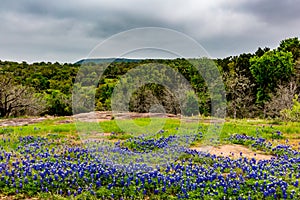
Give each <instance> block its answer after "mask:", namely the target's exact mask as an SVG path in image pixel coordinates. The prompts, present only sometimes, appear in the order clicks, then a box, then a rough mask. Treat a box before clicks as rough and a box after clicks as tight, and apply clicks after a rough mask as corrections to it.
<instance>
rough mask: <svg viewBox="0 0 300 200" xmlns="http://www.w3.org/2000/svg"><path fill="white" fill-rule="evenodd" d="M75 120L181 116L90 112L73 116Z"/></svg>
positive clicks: (95, 120)
mask: <svg viewBox="0 0 300 200" xmlns="http://www.w3.org/2000/svg"><path fill="white" fill-rule="evenodd" d="M73 117H74V119H76V120H78V121H83V122H101V121H107V120H112V119H136V118H149V117H157V118H180V116H179V115H173V114H163V113H134V112H126V113H112V112H111V111H105V112H98V111H95V112H89V113H80V114H76V115H74V116H73Z"/></svg>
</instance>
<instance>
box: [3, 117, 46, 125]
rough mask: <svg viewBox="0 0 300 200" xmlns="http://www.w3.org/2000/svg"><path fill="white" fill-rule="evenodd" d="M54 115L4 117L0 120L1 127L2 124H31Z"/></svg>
mask: <svg viewBox="0 0 300 200" xmlns="http://www.w3.org/2000/svg"><path fill="white" fill-rule="evenodd" d="M49 118H52V117H30V118H13V119H3V120H0V127H1V126H25V125H29V124H35V123H39V122H42V121H44V120H46V119H49Z"/></svg>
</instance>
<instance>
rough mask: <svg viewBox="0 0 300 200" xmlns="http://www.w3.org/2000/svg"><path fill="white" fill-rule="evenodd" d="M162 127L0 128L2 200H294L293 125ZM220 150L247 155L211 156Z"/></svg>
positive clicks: (54, 122) (297, 171)
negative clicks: (225, 149)
mask: <svg viewBox="0 0 300 200" xmlns="http://www.w3.org/2000/svg"><path fill="white" fill-rule="evenodd" d="M164 120H165V122H164V123H162V119H160V118H154V119H153V118H152V120H151V119H150V118H138V119H134V120H133V122H134V124H135V125H138V126H134V127H131V126H130V124H132V120H130V121H129V120H106V121H101V122H99V123H96V122H77V123H75V122H74V121H72V119H69V118H65V117H57V118H50V119H46V120H44V121H41V122H38V123H34V124H29V125H23V126H5V127H4V126H3V127H0V197H1V198H4V199H5V198H7V199H31V198H38V199H230V198H231V199H300V187H299V178H300V149H299V147H300V122H281V121H276V120H255V119H251V120H250V119H249V120H247V119H244V120H232V119H227V120H226V121H225V123H224V124H223V126H222V127H221V126H220V125H219V124H209V123H208V122H207V120H205V121H200V122H196V121H195V120H193V119H187V120H186V121H185V122H184V123H182V121H180V120H179V119H164ZM151 123H152V125H153V126H151V127H161V128H160V129H159V130H156V129H155V128H153V129H151V127H150V128H149V129H147V127H149V124H151ZM123 125H124V126H128V127H127V128H128V129H126V130H124V129H122V128H120V127H123ZM97 127H101V131H95V130H98V128H97ZM137 127H140V128H137ZM145 127H146V128H145ZM146 129H147V130H146ZM99 130H100V128H99ZM127 130H131V131H127ZM224 145H231V146H232V147H234V148H237V149H238V148H241V147H245V148H247V149H249V151H250V153H249V155H250V154H251V156H249V155H247V154H246V153H245V152H243V151H240V152H239V153H238V155H237V153H235V154H234V153H233V152H232V151H230V152H225V151H224V152H220V153H219V154H214V153H213V151H210V150H211V149H212V148H215V149H218V148H221V147H222V146H224ZM201 147H209V148H206V150H203V149H201ZM228 151H229V150H228ZM261 155H263V156H270V158H269V159H262V158H261V157H260V156H261Z"/></svg>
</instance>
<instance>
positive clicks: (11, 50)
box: [0, 0, 300, 62]
mask: <svg viewBox="0 0 300 200" xmlns="http://www.w3.org/2000/svg"><path fill="white" fill-rule="evenodd" d="M299 5H300V0H230V1H228V0H214V1H204V0H164V1H162V0H148V1H146V0H118V1H117V0H82V1H79V0H48V1H46V0H1V6H0V60H11V61H23V60H24V61H27V62H38V61H51V62H54V61H58V62H75V61H77V60H79V59H81V58H85V57H87V56H88V54H89V52H90V51H91V50H92V49H93V48H94V47H95V46H96V45H97V44H99V43H100V42H102V41H104V40H105V39H107V38H109V37H110V36H112V35H114V34H117V33H120V32H122V31H126V30H129V29H132V28H141V27H162V28H169V29H173V30H176V31H179V32H182V33H184V34H186V35H188V36H190V37H191V38H193V39H195V40H196V41H197V42H198V43H199V44H201V45H202V46H203V47H204V48H205V49H206V51H207V52H208V53H209V55H210V56H211V57H214V58H216V57H226V56H229V55H236V54H240V53H243V52H255V50H256V49H257V48H258V47H259V46H260V47H265V46H268V47H270V48H275V47H277V46H278V44H279V42H280V41H281V40H283V39H285V38H289V37H300V36H299V34H300V12H299V9H298V8H299ZM160 39H164V38H160ZM185 48H186V47H185Z"/></svg>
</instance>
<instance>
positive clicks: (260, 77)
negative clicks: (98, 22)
mask: <svg viewBox="0 0 300 200" xmlns="http://www.w3.org/2000/svg"><path fill="white" fill-rule="evenodd" d="M299 60H300V41H299V39H298V38H296V37H295V38H288V39H285V40H282V41H281V42H280V44H279V46H278V47H277V48H275V49H270V48H267V47H265V48H258V49H257V51H256V52H255V53H243V54H240V55H237V56H229V57H226V58H222V59H221V58H220V59H214V60H213V64H214V65H215V66H217V68H218V70H219V71H220V74H221V77H222V80H223V83H224V86H225V90H226V94H224V98H226V99H227V105H226V108H227V116H229V117H233V118H246V117H250V118H251V117H270V118H274V117H282V118H285V119H297V117H298V116H299V111H297V109H298V110H299V103H298V96H297V95H298V94H299V92H300V88H299V86H300V84H299V83H300V61H299ZM206 62H207V59H205V58H195V59H183V58H178V59H145V60H135V61H134V62H113V63H110V64H109V65H108V64H107V63H95V62H87V63H82V64H70V63H65V64H61V63H58V62H56V63H50V62H48V63H45V62H40V63H33V64H28V63H26V62H22V63H17V62H9V61H0V117H11V116H22V115H58V116H63V115H71V114H72V113H73V112H72V92H74V91H79V92H78V93H77V94H79V97H78V98H77V99H75V100H76V109H78V110H77V111H78V112H87V111H89V110H88V109H87V107H88V105H91V104H93V106H94V107H95V109H96V110H99V111H103V110H111V109H112V102H111V101H112V98H111V97H112V95H113V92H114V89H115V88H116V87H117V86H118V85H121V86H122V88H120V91H123V92H124V95H125V94H126V92H128V91H129V90H130V87H129V86H131V85H134V84H135V81H137V80H135V78H134V77H132V76H125V75H126V74H130V72H132V70H134V69H136V68H138V67H143V66H146V65H147V66H148V65H151V64H153V63H155V64H157V65H162V66H168V67H170V68H171V69H172V70H174V71H175V72H178V73H177V74H176V73H172V72H171V71H169V70H166V69H164V68H161V69H164V70H161V69H153V70H154V71H151V74H152V75H153V74H154V75H155V76H154V77H156V78H160V80H161V81H162V82H163V83H168V81H169V82H170V81H172V80H180V76H183V77H184V79H185V80H187V82H188V83H189V85H190V86H191V88H184V87H181V90H182V91H175V92H174V91H172V89H170V87H169V88H168V87H166V85H164V84H159V83H155V82H154V83H151V82H149V83H146V84H143V85H140V86H139V87H138V88H135V90H132V91H131V92H132V94H131V95H130V96H129V99H128V102H129V105H128V109H129V110H130V111H133V112H149V111H150V110H151V109H153V105H157V104H159V105H162V106H163V108H164V110H165V111H166V112H167V113H173V114H179V113H182V112H183V111H184V112H183V114H185V115H196V114H202V115H207V116H208V115H210V113H211V111H212V110H211V107H212V97H211V93H210V91H209V90H210V87H209V84H208V83H207V80H206V79H205V77H203V74H202V76H201V74H199V71H198V70H197V68H196V67H195V63H196V65H207V63H206ZM103 69H105V71H103ZM205 73H208V74H209V73H212V72H209V71H205ZM205 76H206V75H205ZM143 77H144V78H145V77H147V78H148V79H151V78H153V77H151V76H150V74H147V73H144V74H143ZM168 79H170V80H168ZM76 80H80V81H76ZM120 83H122V84H120ZM180 84H181V85H184V84H183V83H180ZM119 95H120V94H119ZM182 95H183V96H182ZM184 95H185V97H184ZM119 98H122V94H121V96H120V97H119ZM182 99H185V100H184V101H181V100H182ZM73 101H74V99H73ZM195 106H197V108H199V109H196V110H197V111H198V112H195V110H193V109H190V108H192V107H195Z"/></svg>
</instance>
